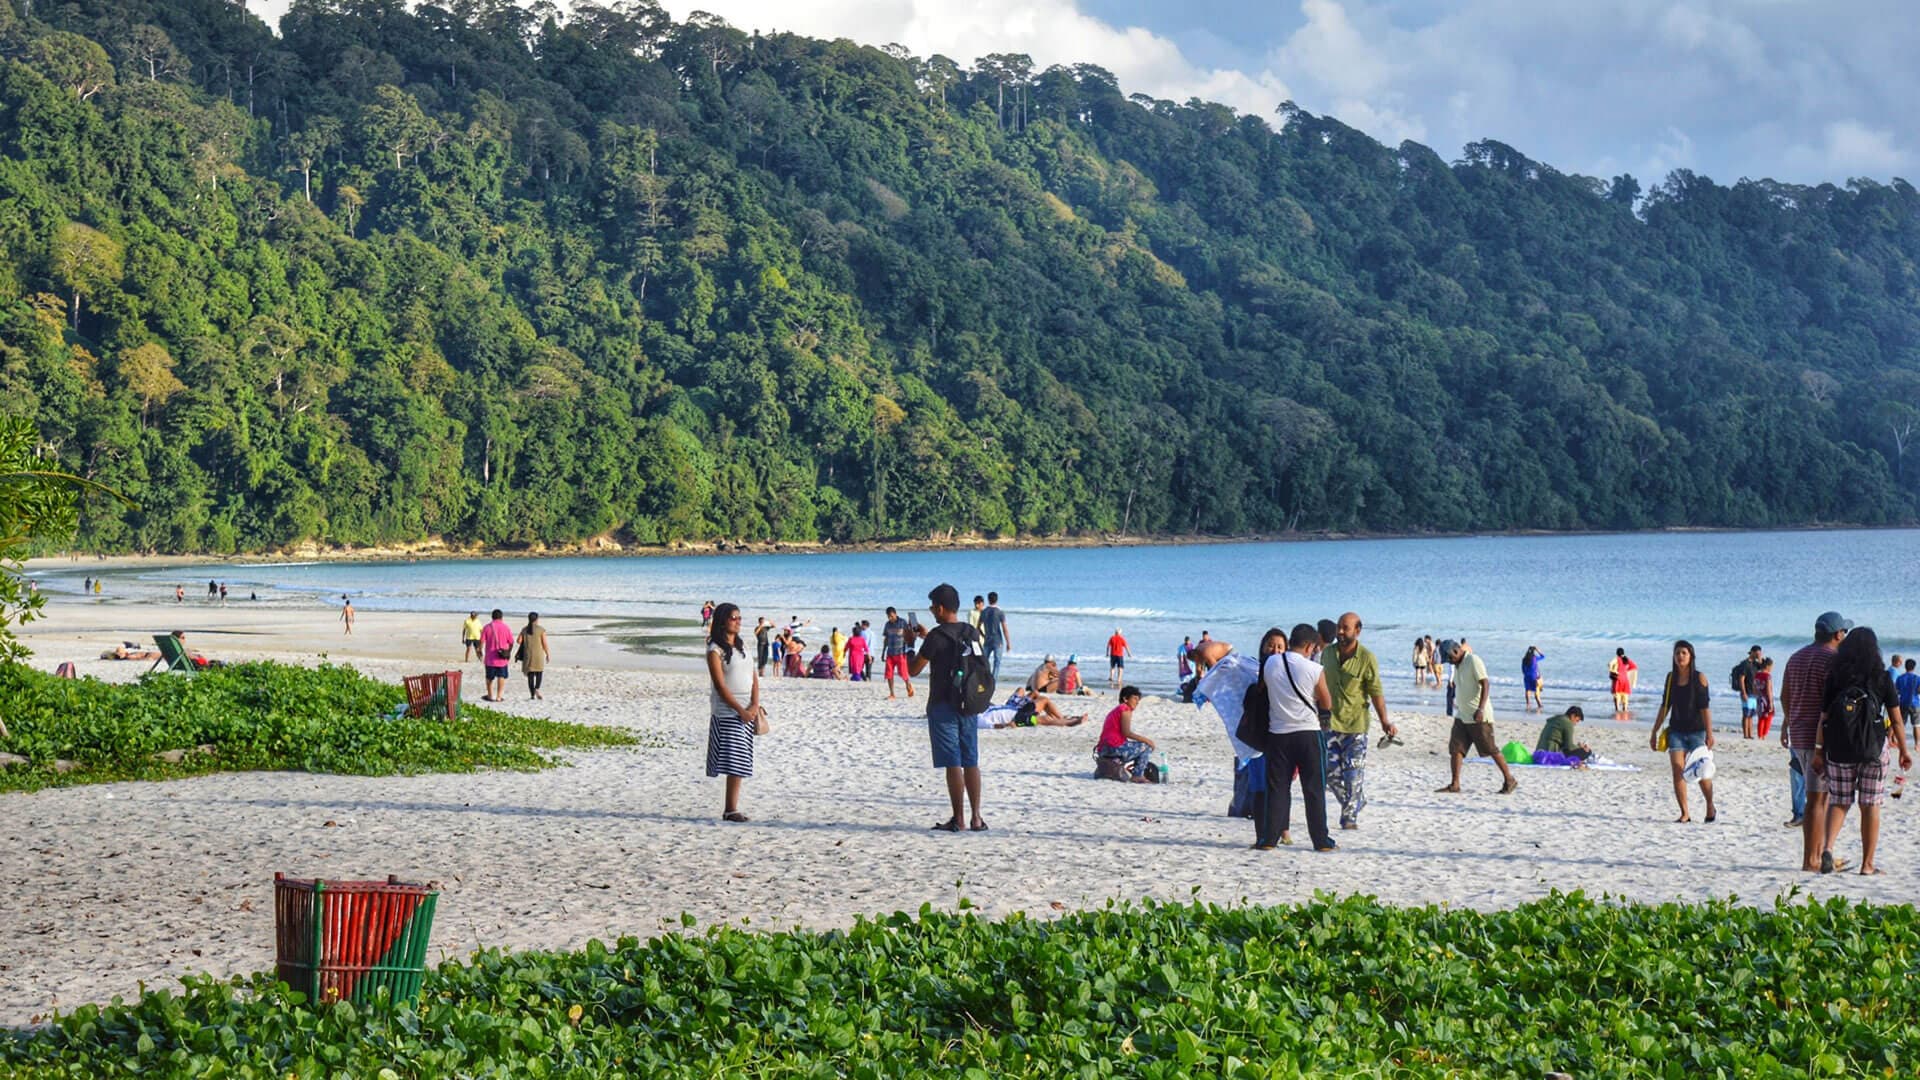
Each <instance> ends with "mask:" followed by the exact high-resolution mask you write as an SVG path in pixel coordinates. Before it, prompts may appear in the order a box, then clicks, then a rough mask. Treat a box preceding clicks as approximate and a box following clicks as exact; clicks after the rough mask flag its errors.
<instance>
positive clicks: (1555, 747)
mask: <svg viewBox="0 0 1920 1080" xmlns="http://www.w3.org/2000/svg"><path fill="white" fill-rule="evenodd" d="M1586 718H1587V714H1586V710H1584V709H1582V708H1581V707H1580V706H1578V705H1569V706H1567V711H1566V712H1563V713H1555V714H1554V715H1552V716H1549V717H1547V722H1546V723H1545V724H1544V725H1542V726H1541V728H1540V738H1539V740H1538V741H1537V742H1535V743H1534V744H1533V752H1534V753H1535V754H1561V755H1563V756H1565V757H1570V758H1582V759H1585V758H1590V757H1592V756H1593V749H1592V748H1591V747H1589V746H1588V745H1587V744H1586V743H1583V742H1581V741H1580V737H1579V736H1578V735H1576V734H1575V733H1574V730H1573V729H1574V726H1575V725H1577V724H1579V723H1580V722H1581V721H1582V720H1585V719H1586Z"/></svg>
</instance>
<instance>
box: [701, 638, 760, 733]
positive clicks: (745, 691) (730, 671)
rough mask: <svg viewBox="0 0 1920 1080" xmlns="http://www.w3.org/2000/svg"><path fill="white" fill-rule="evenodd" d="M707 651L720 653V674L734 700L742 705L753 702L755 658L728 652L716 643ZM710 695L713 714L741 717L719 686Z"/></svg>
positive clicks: (709, 646) (708, 647) (710, 645)
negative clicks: (728, 702) (721, 692)
mask: <svg viewBox="0 0 1920 1080" xmlns="http://www.w3.org/2000/svg"><path fill="white" fill-rule="evenodd" d="M707 652H708V653H719V654H720V674H721V676H722V677H723V678H724V679H725V681H726V684H727V690H728V692H730V693H732V694H733V700H735V701H737V702H739V703H740V704H742V705H747V704H749V703H751V702H752V701H753V658H752V657H751V656H742V655H740V654H739V653H737V652H728V651H727V650H726V649H723V648H721V647H720V646H718V645H714V644H709V645H708V646H707ZM710 696H711V699H712V701H711V705H712V712H713V715H715V716H728V717H732V718H734V719H736V720H738V719H739V718H740V714H739V713H738V712H736V711H735V710H734V708H733V706H731V705H729V704H727V699H726V698H723V697H721V696H720V691H719V689H718V688H717V687H716V688H715V689H713V690H712V691H711V692H710Z"/></svg>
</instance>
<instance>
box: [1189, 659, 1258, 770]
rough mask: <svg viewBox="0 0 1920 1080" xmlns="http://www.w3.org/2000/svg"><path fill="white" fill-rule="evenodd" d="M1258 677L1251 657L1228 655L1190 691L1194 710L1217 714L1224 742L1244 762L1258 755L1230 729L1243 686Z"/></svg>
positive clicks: (1235, 724)
mask: <svg viewBox="0 0 1920 1080" xmlns="http://www.w3.org/2000/svg"><path fill="white" fill-rule="evenodd" d="M1259 678H1260V665H1259V664H1258V663H1256V662H1255V661H1254V659H1253V657H1251V656H1242V655H1241V654H1239V653H1237V652H1235V653H1228V654H1227V656H1226V657H1225V658H1224V659H1222V660H1221V661H1220V662H1219V663H1217V664H1215V665H1213V667H1212V668H1210V669H1208V671H1207V673H1206V675H1205V676H1203V677H1202V678H1201V679H1200V682H1199V684H1198V685H1196V686H1195V687H1194V688H1193V703H1194V705H1195V706H1196V707H1199V708H1205V707H1206V706H1208V705H1212V706H1213V711H1214V712H1215V713H1217V714H1219V717H1220V722H1221V723H1222V724H1223V725H1225V727H1226V731H1227V741H1228V742H1229V743H1232V744H1233V756H1234V757H1236V758H1238V759H1239V760H1241V761H1247V760H1249V759H1252V758H1257V757H1259V756H1260V751H1258V750H1256V749H1254V748H1253V747H1251V746H1248V745H1247V744H1246V743H1243V742H1241V741H1240V740H1239V739H1237V738H1235V737H1234V734H1233V733H1234V729H1236V728H1238V727H1239V726H1240V703H1241V702H1242V701H1245V700H1246V696H1247V687H1249V686H1252V685H1253V684H1254V683H1255V682H1257V681H1258V680H1259Z"/></svg>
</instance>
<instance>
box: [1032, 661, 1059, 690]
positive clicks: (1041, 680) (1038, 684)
mask: <svg viewBox="0 0 1920 1080" xmlns="http://www.w3.org/2000/svg"><path fill="white" fill-rule="evenodd" d="M1059 685H1060V665H1059V664H1057V663H1055V662H1054V659H1053V657H1051V656H1049V657H1047V658H1046V659H1045V660H1042V661H1041V662H1040V666H1039V667H1037V668H1034V669H1033V674H1031V675H1029V676H1027V683H1026V688H1027V689H1028V690H1031V691H1033V692H1035V693H1040V694H1045V693H1053V692H1054V691H1055V690H1056V689H1058V687H1059Z"/></svg>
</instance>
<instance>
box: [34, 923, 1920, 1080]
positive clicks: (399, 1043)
mask: <svg viewBox="0 0 1920 1080" xmlns="http://www.w3.org/2000/svg"><path fill="white" fill-rule="evenodd" d="M1916 942H1920V918H1917V917H1916V915H1915V911H1914V909H1913V908H1912V907H1911V906H1907V905H1900V906H1894V907H1873V906H1867V905H1859V904H1849V903H1847V902H1845V901H1841V900H1835V901H1831V902H1828V903H1821V904H1794V903H1788V902H1781V903H1780V904H1778V905H1777V906H1776V907H1775V908H1773V909H1772V910H1760V909H1756V908H1750V907H1742V906H1739V905H1737V904H1735V903H1733V902H1730V901H1727V902H1713V903H1706V904H1666V905H1661V906H1646V905H1632V904H1614V903H1608V902H1602V901H1594V900H1591V899H1588V898H1587V897H1585V896H1584V895H1581V894H1578V893H1575V894H1572V895H1559V894H1556V895H1555V896H1553V897H1551V898H1549V899H1546V900H1542V901H1538V902H1536V903H1532V904H1527V905H1524V906H1522V907H1519V908H1516V909H1513V910H1510V911H1502V912H1494V913H1481V912H1476V911H1469V910H1450V909H1445V908H1439V907H1423V908H1396V907H1386V906H1382V905H1380V904H1379V903H1377V902H1376V901H1374V900H1372V899H1370V898H1351V899H1341V900H1334V899H1331V898H1322V899H1320V900H1318V901H1316V902H1314V903H1311V904H1304V905H1299V906H1292V907H1277V908H1257V907H1247V908H1219V907H1210V906H1201V905H1193V906H1188V905H1156V904H1151V903H1150V904H1147V905H1146V906H1144V907H1129V906H1124V905H1122V906H1109V907H1108V908H1107V909H1105V910H1099V911H1090V912H1083V913H1078V914H1075V915H1071V916H1068V917H1066V918H1062V919H1060V920H1058V921H1053V922H1042V921H1033V920H1029V919H1025V918H1021V917H1014V918H1012V919H1009V920H1007V921H1005V922H1000V923H991V922H986V921H982V920H980V919H977V918H975V917H973V916H971V915H958V916H954V915H943V914H934V913H931V912H929V911H928V910H927V909H924V908H923V909H922V910H921V913H920V917H919V918H917V919H916V918H913V917H910V916H907V915H895V916H892V917H888V918H884V919H878V920H862V921H859V922H857V923H855V925H854V926H853V927H852V928H851V929H849V930H845V931H834V932H828V933H801V932H792V933H775V934H758V933H748V932H746V931H743V930H738V929H727V928H721V929H716V930H713V931H711V932H709V933H707V934H705V935H704V936H689V937H677V936H669V937H664V938H658V939H655V940H651V941H646V942H640V941H636V940H633V939H630V938H629V939H622V940H621V941H620V943H619V944H618V945H617V946H616V947H614V948H612V949H608V948H607V947H605V946H603V945H601V944H600V943H598V942H594V943H590V944H589V945H588V946H587V948H586V949H585V950H583V951H581V952H576V953H518V954H508V953H502V952H495V951H486V952H481V953H477V954H475V956H474V957H473V958H472V960H471V962H468V963H448V964H445V965H442V966H441V967H440V968H439V969H438V970H437V971H436V972H430V973H429V975H428V979H427V985H426V990H425V993H424V996H423V999H422V1000H421V1001H420V1002H419V1003H418V1004H417V1005H415V1004H412V1003H407V1004H402V1005H399V1006H398V1007H391V1008H388V1007H381V1008H364V1007H363V1008H355V1007H353V1006H350V1005H334V1006H331V1007H328V1008H325V1009H322V1010H319V1011H310V1010H309V1009H307V1008H305V1007H303V1006H301V1005H300V1004H299V1002H298V998H297V995H294V994H292V993H291V992H290V991H288V990H286V989H285V988H284V986H281V985H279V984H275V983H273V982H272V981H271V980H270V979H268V978H265V977H256V978H254V979H253V980H251V981H246V980H240V979H234V980H231V981H221V980H215V979H211V978H200V979H190V980H188V981H187V982H186V984H185V986H184V988H183V989H181V990H180V991H178V992H160V991H152V992H148V993H145V994H143V995H142V996H141V998H140V1000H139V1001H138V1002H135V1003H132V1004H120V1003H117V1002H116V1003H115V1004H113V1005H111V1006H108V1007H105V1008H98V1007H93V1006H87V1007H83V1008H81V1009H79V1010H76V1011H75V1012H73V1013H72V1014H70V1015H68V1016H65V1017H63V1018H61V1019H59V1020H58V1021H57V1022H56V1023H55V1024H54V1025H52V1026H51V1027H49V1028H46V1029H43V1030H41V1031H38V1032H34V1033H31V1034H27V1035H22V1036H20V1037H18V1039H17V1040H16V1041H14V1042H13V1043H12V1044H10V1045H9V1044H7V1043H5V1042H0V1066H6V1065H12V1066H14V1067H15V1068H17V1069H18V1070H19V1071H20V1073H21V1075H24V1076H29V1077H32V1076H47V1077H51V1076H73V1077H80V1076H107V1075H124V1074H127V1073H131V1072H139V1073H140V1074H141V1075H146V1076H214V1075H224V1076H247V1077H262V1078H265V1077H290V1076H291V1077H302V1078H308V1077H326V1076H356V1077H377V1076H378V1077H384V1076H397V1077H427V1076H446V1075H458V1076H498V1077H522V1076H526V1077H540V1076H566V1077H583V1078H584V1077H608V1078H611V1077H626V1076H646V1077H708V1076H782V1077H788V1076H795V1077H798V1076H805V1077H821V1078H827V1077H841V1076H852V1077H876V1078H877V1077H904V1076H938V1077H945V1078H968V1080H973V1078H979V1080H987V1078H994V1080H999V1078H1002V1077H1036V1078H1040V1077H1045V1078H1049V1080H1051V1078H1055V1077H1078V1076H1085V1077H1098V1076H1112V1075H1119V1076H1141V1077H1184V1076H1231V1077H1296V1076H1335V1075H1338V1076H1354V1075H1359V1076H1391V1077H1429V1076H1432V1077H1440V1076H1514V1077H1528V1078H1535V1077H1539V1076H1542V1075H1543V1074H1545V1073H1546V1072H1549V1071H1562V1072H1567V1073H1571V1074H1573V1075H1575V1076H1579V1077H1582V1078H1591V1077H1616V1076H1617V1077H1675V1078H1678V1077H1699V1076H1722V1077H1736V1076H1737V1077H1787V1076H1795V1077H1808V1076H1830V1075H1849V1076H1890V1075H1897V1076H1912V1075H1914V1073H1915V1062H1916V1057H1915V1054H1916V1039H1917V1038H1920V995H1916V993H1915V991H1914V990H1913V979H1914V977H1915V975H1916V970H1915V968H1916V962H1917V961H1920V952H1916Z"/></svg>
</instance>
